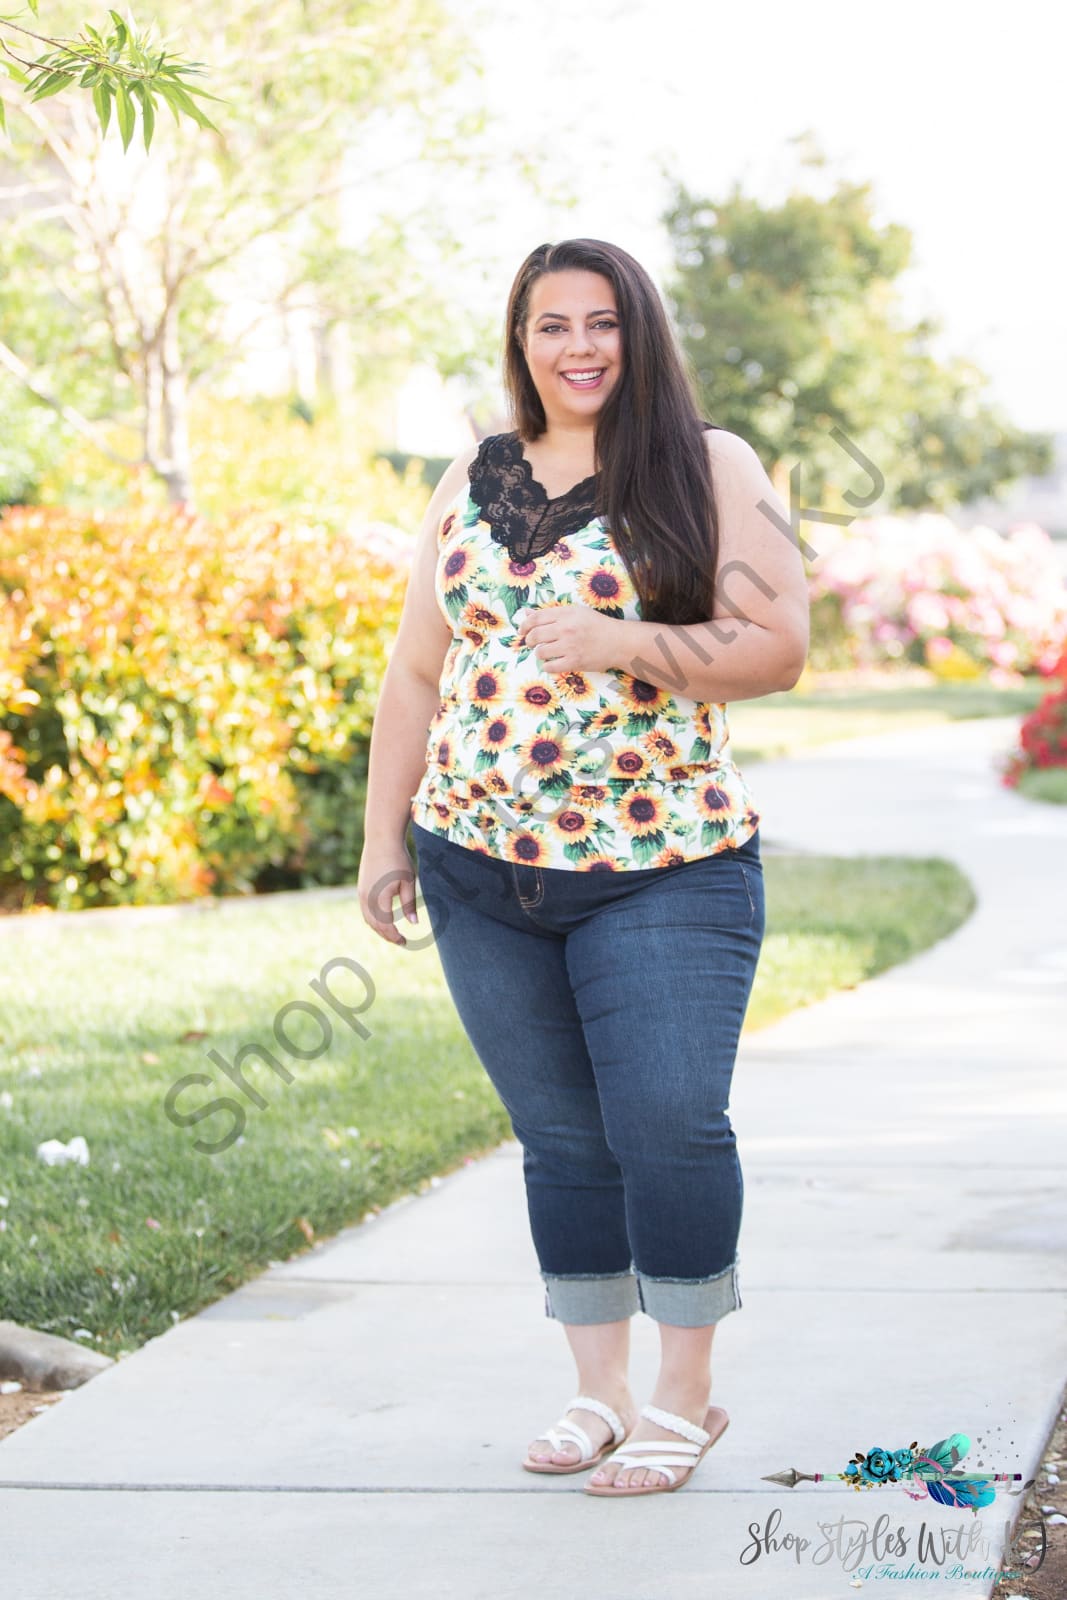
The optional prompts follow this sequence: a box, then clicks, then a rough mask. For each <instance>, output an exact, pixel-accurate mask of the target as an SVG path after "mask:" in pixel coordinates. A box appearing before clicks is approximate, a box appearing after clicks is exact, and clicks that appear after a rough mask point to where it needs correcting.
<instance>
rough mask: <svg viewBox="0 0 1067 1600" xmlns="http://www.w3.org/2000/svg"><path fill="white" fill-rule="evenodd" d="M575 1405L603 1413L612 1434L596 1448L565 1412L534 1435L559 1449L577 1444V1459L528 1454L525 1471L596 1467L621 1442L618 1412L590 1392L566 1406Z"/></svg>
mask: <svg viewBox="0 0 1067 1600" xmlns="http://www.w3.org/2000/svg"><path fill="white" fill-rule="evenodd" d="M577 1406H580V1407H581V1408H582V1410H583V1411H595V1412H596V1414H597V1416H598V1417H603V1418H604V1421H605V1422H606V1423H607V1424H608V1426H609V1427H610V1428H611V1432H612V1437H611V1438H610V1439H608V1440H606V1442H605V1443H604V1444H603V1445H601V1446H600V1448H599V1449H596V1450H595V1449H594V1448H593V1441H592V1439H590V1437H589V1435H588V1434H587V1433H586V1431H585V1429H584V1428H582V1427H580V1426H579V1424H578V1423H577V1422H571V1421H569V1420H568V1418H567V1417H565V1416H563V1417H560V1419H559V1421H558V1422H557V1423H556V1425H555V1426H554V1427H552V1428H546V1430H545V1432H544V1433H541V1434H538V1436H537V1437H538V1438H539V1439H547V1440H548V1442H549V1444H550V1445H551V1446H552V1448H553V1450H562V1449H563V1447H564V1446H565V1445H568V1444H576V1445H577V1446H578V1449H579V1450H580V1451H581V1455H580V1457H579V1459H578V1460H577V1461H552V1460H546V1461H533V1460H531V1459H530V1457H529V1456H527V1458H526V1460H525V1461H524V1462H523V1463H522V1465H523V1466H524V1467H525V1468H526V1470H527V1472H585V1470H586V1469H587V1468H588V1467H595V1466H596V1465H597V1463H598V1462H600V1461H603V1459H604V1457H605V1456H606V1455H608V1454H610V1452H611V1451H612V1450H614V1449H615V1447H616V1445H619V1444H621V1443H622V1442H623V1440H624V1439H625V1438H626V1437H627V1434H626V1429H625V1427H624V1426H623V1423H622V1419H621V1418H620V1417H619V1414H618V1412H617V1411H613V1410H612V1409H611V1407H610V1406H608V1405H605V1404H604V1402H603V1400H594V1399H593V1397H592V1395H588V1394H580V1395H577V1396H576V1397H575V1398H574V1399H573V1400H571V1401H570V1403H569V1404H568V1406H567V1410H568V1411H573V1410H574V1409H575V1408H576V1407H577Z"/></svg>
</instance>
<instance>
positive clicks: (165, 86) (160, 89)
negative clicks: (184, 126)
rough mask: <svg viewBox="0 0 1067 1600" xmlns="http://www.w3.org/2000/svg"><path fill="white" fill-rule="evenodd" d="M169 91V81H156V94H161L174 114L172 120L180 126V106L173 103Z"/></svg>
mask: <svg viewBox="0 0 1067 1600" xmlns="http://www.w3.org/2000/svg"><path fill="white" fill-rule="evenodd" d="M170 91H171V86H170V84H169V83H157V84H156V92H157V94H160V95H162V97H163V99H164V100H165V101H166V102H167V104H168V105H169V106H170V109H171V111H172V112H173V114H174V121H175V123H176V125H177V126H179V127H180V126H181V120H182V119H181V116H180V111H181V107H180V106H178V105H176V104H175V103H174V101H173V100H172V99H171V97H170Z"/></svg>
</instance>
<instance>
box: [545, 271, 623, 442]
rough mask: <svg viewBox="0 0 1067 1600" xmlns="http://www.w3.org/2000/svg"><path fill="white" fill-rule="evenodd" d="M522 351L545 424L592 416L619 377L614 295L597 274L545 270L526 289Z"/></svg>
mask: <svg viewBox="0 0 1067 1600" xmlns="http://www.w3.org/2000/svg"><path fill="white" fill-rule="evenodd" d="M523 353H524V355H525V356H526V364H527V366H528V367H529V369H530V376H531V378H532V379H533V382H534V387H535V388H536V390H537V393H538V395H539V396H540V399H541V404H542V405H543V406H544V408H545V417H546V419H547V421H548V422H549V424H551V423H553V422H557V423H569V424H571V425H573V424H574V423H575V422H576V421H578V420H579V419H581V418H582V417H588V418H590V420H592V419H593V418H595V416H596V414H597V412H598V411H599V410H600V408H601V406H602V405H603V404H604V401H605V400H606V399H607V397H608V395H609V394H610V393H611V391H612V389H613V388H614V387H615V385H616V384H617V383H618V381H619V379H620V377H621V375H622V361H623V354H622V332H621V330H620V326H619V313H618V307H617V304H616V299H615V291H614V289H613V288H612V286H611V281H610V279H608V278H604V277H601V275H600V273H598V272H581V271H567V272H546V273H545V274H544V275H543V276H542V277H540V278H538V280H537V282H536V283H535V284H534V286H533V288H532V289H531V291H530V303H529V308H528V310H527V315H526V326H525V329H524V339H523Z"/></svg>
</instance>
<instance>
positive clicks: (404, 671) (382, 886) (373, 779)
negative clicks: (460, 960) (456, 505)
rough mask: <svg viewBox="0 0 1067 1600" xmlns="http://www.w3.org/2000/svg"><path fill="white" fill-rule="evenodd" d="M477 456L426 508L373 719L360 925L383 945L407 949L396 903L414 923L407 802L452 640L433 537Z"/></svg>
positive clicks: (455, 469) (460, 465)
mask: <svg viewBox="0 0 1067 1600" xmlns="http://www.w3.org/2000/svg"><path fill="white" fill-rule="evenodd" d="M477 449H478V446H477V445H471V446H470V448H469V449H468V450H465V451H464V452H463V453H462V455H458V456H457V457H456V458H455V460H454V461H453V462H452V463H451V464H450V466H449V467H448V468H447V469H446V471H445V472H444V474H443V476H442V477H441V479H440V482H439V483H438V484H437V487H436V488H435V490H434V492H433V495H432V497H431V499H430V503H429V505H428V506H427V508H426V515H425V517H424V518H423V523H422V527H421V528H420V530H419V535H418V538H417V540H416V543H415V552H414V555H413V557H412V563H411V574H410V576H409V578H408V586H407V591H406V593H405V596H404V605H403V610H402V611H401V615H400V623H399V626H398V628H397V634H396V639H395V641H394V644H393V649H392V652H391V654H390V656H389V662H388V665H387V667H386V669H385V677H384V679H383V681H382V691H381V694H380V696H379V699H378V704H377V706H376V708H375V712H374V724H373V727H372V729H371V741H370V757H369V766H368V772H367V801H366V807H365V810H364V815H363V854H362V855H361V857H360V863H359V879H358V886H359V903H360V909H361V911H362V913H363V917H364V920H365V921H366V922H367V923H368V924H369V926H370V927H371V928H373V929H374V931H375V933H377V934H379V935H380V936H381V937H382V938H383V939H385V940H386V941H387V942H388V943H389V944H406V942H407V941H406V940H405V939H404V937H403V935H402V934H401V933H400V931H399V929H398V928H397V927H396V924H395V923H394V920H393V901H394V899H395V898H396V896H398V895H399V897H400V905H401V910H402V911H403V913H404V915H405V916H406V917H407V918H408V919H409V921H411V922H414V921H416V920H417V917H416V910H415V874H414V869H413V867H412V862H411V856H410V855H409V853H408V850H407V846H406V844H405V835H406V833H407V827H408V822H409V820H410V807H411V797H412V795H413V794H414V793H415V790H416V789H417V788H418V785H419V782H420V780H421V778H422V774H423V772H424V770H425V766H426V741H427V738H428V737H429V732H430V723H431V722H432V721H433V717H434V714H435V712H436V711H437V708H438V705H439V704H440V694H441V683H440V680H441V668H442V666H443V664H444V659H445V654H446V652H447V650H448V647H449V645H450V644H451V642H452V638H453V634H452V629H451V628H450V627H449V626H448V624H447V623H446V622H445V620H444V618H443V617H442V615H441V611H440V608H439V606H438V604H437V597H436V594H435V589H434V578H435V573H436V567H437V557H438V531H439V529H440V525H441V518H442V517H443V516H444V513H445V509H446V507H447V506H448V504H449V502H450V501H452V500H454V499H455V498H456V496H457V495H458V494H459V492H460V490H461V488H463V486H464V485H465V484H466V483H467V468H468V466H469V465H470V463H471V461H473V459H474V457H475V455H476V453H477Z"/></svg>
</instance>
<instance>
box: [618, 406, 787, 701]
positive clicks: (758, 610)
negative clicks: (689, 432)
mask: <svg viewBox="0 0 1067 1600" xmlns="http://www.w3.org/2000/svg"><path fill="white" fill-rule="evenodd" d="M705 439H706V441H707V446H708V453H709V456H710V458H711V468H712V475H713V482H714V485H715V497H716V505H717V507H718V512H719V560H718V566H717V569H716V579H715V606H714V611H713V613H712V616H711V617H710V618H709V619H708V621H707V622H694V623H687V624H686V623H665V622H637V621H634V620H632V619H630V618H628V617H627V618H622V619H617V620H616V622H615V627H616V628H617V629H618V630H619V632H618V634H617V637H616V640H615V641H613V645H614V649H613V654H615V655H616V656H617V660H615V661H614V662H613V663H612V664H613V666H615V667H617V668H618V670H619V671H622V672H628V673H630V674H632V675H633V676H634V677H635V678H640V679H642V680H643V681H644V682H646V683H651V684H654V685H655V686H656V687H657V688H659V689H667V690H669V691H670V692H671V693H672V694H683V695H687V696H689V697H690V698H691V699H694V700H711V701H724V700H754V699H757V698H758V697H759V696H760V695H765V694H772V693H773V692H774V691H775V690H776V689H791V688H792V687H793V686H794V684H795V683H796V682H797V679H798V678H799V677H800V674H801V672H802V671H803V670H804V662H805V660H806V658H807V653H808V581H807V576H806V574H805V571H804V563H803V559H802V557H801V554H800V549H799V544H798V539H797V534H796V532H795V531H794V530H793V528H792V526H791V524H790V519H789V512H788V511H787V510H786V507H785V505H784V504H783V502H782V499H781V496H780V495H779V494H778V492H777V490H776V489H775V487H774V485H773V484H772V483H771V480H770V478H769V477H768V476H767V473H766V471H765V470H764V468H763V464H762V462H761V461H760V459H759V457H758V456H757V454H756V452H755V451H754V450H753V448H752V446H751V445H750V444H747V443H746V441H745V440H744V439H742V438H740V437H739V435H738V434H736V433H729V432H727V431H725V430H722V429H709V430H708V431H707V433H706V434H705Z"/></svg>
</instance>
